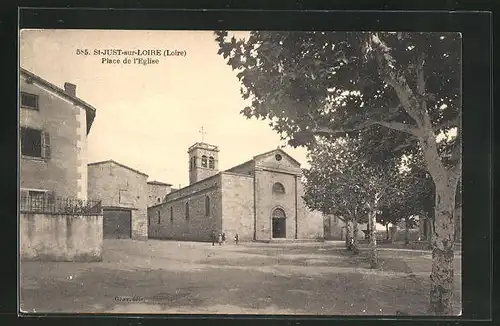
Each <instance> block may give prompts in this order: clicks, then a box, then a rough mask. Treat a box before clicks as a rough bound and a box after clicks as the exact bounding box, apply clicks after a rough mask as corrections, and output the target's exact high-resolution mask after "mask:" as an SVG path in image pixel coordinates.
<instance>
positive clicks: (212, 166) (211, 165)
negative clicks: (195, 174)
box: [208, 156, 215, 169]
mask: <svg viewBox="0 0 500 326" xmlns="http://www.w3.org/2000/svg"><path fill="white" fill-rule="evenodd" d="M208 167H209V168H210V169H215V160H214V158H213V157H212V156H210V157H209V158H208Z"/></svg>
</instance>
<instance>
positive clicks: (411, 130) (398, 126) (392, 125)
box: [312, 120, 420, 137]
mask: <svg viewBox="0 0 500 326" xmlns="http://www.w3.org/2000/svg"><path fill="white" fill-rule="evenodd" d="M373 125H380V126H384V127H386V128H389V129H393V130H398V131H401V132H405V133H407V134H410V135H413V136H416V137H418V136H419V135H420V133H419V129H418V128H415V127H412V126H409V125H407V124H404V123H401V122H396V121H376V120H367V121H364V122H362V123H360V124H358V125H357V126H354V127H352V128H337V129H332V128H328V127H318V128H316V129H314V130H312V133H313V134H315V135H322V134H323V135H324V134H327V135H336V134H343V133H346V132H352V131H357V130H362V129H365V128H368V127H371V126H373Z"/></svg>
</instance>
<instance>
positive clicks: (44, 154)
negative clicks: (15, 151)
mask: <svg viewBox="0 0 500 326" xmlns="http://www.w3.org/2000/svg"><path fill="white" fill-rule="evenodd" d="M20 132H21V155H24V156H30V157H41V158H49V157H50V152H51V151H50V136H49V133H47V132H42V131H40V130H37V129H32V128H25V127H21V130H20Z"/></svg>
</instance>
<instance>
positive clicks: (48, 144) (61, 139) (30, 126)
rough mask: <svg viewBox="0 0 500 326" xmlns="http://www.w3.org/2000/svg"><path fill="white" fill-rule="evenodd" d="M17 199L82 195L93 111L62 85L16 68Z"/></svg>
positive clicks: (71, 88) (69, 87)
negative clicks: (60, 86)
mask: <svg viewBox="0 0 500 326" xmlns="http://www.w3.org/2000/svg"><path fill="white" fill-rule="evenodd" d="M19 87H20V94H19V142H20V144H19V145H20V153H19V154H20V162H19V172H20V173H19V174H20V190H21V198H25V199H26V198H27V199H29V200H30V201H31V202H33V203H37V202H38V203H40V204H43V203H44V202H46V201H47V200H49V201H50V200H51V199H52V198H55V197H62V198H76V199H83V200H85V199H87V135H88V134H89V132H90V128H91V126H92V122H93V121H94V118H95V114H96V109H95V108H94V107H92V106H91V105H90V104H88V103H86V102H84V101H83V100H81V99H80V98H78V97H77V96H76V86H75V85H74V84H71V83H65V84H64V89H63V88H59V87H57V86H55V85H54V84H52V83H50V82H48V81H46V80H44V79H42V78H41V77H39V76H37V75H35V74H33V73H31V72H29V71H28V70H26V69H23V68H21V69H20V85H19Z"/></svg>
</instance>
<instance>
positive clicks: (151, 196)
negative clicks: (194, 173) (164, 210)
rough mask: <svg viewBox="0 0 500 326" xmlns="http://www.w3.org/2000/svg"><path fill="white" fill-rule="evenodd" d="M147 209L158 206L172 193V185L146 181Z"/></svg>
mask: <svg viewBox="0 0 500 326" xmlns="http://www.w3.org/2000/svg"><path fill="white" fill-rule="evenodd" d="M147 184H148V207H151V206H155V205H158V204H160V203H162V202H163V201H164V200H165V196H166V195H167V194H169V193H170V192H171V191H172V185H171V184H169V183H165V182H160V181H155V180H153V181H148V183H147Z"/></svg>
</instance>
